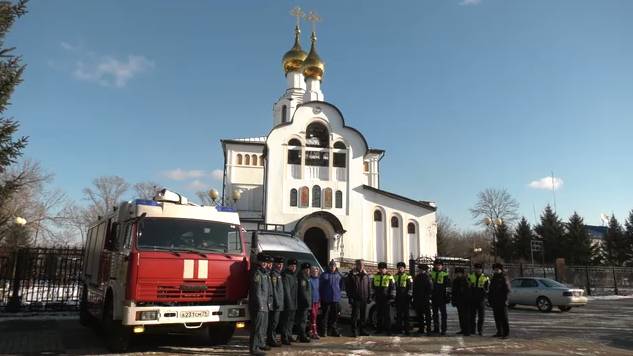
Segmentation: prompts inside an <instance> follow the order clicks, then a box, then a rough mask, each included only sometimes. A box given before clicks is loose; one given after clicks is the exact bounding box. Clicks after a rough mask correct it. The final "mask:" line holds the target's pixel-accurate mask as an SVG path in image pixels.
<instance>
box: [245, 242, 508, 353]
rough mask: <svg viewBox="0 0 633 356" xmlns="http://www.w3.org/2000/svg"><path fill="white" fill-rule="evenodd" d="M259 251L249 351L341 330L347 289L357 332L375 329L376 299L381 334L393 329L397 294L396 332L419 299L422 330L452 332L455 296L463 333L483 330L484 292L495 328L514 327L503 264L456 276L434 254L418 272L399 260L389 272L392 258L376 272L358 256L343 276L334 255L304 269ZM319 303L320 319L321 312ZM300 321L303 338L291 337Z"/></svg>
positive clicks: (504, 333)
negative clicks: (449, 310) (371, 315)
mask: <svg viewBox="0 0 633 356" xmlns="http://www.w3.org/2000/svg"><path fill="white" fill-rule="evenodd" d="M257 259H258V266H257V268H256V269H255V270H254V271H253V275H252V278H251V284H250V290H249V293H250V294H249V307H250V313H251V322H252V324H251V334H250V352H251V354H254V355H265V351H268V350H270V348H271V347H280V346H281V345H291V344H292V343H293V342H297V341H298V342H302V343H309V342H311V340H314V339H320V338H321V337H325V336H333V337H338V336H341V333H340V331H339V329H338V325H337V321H338V317H339V314H340V310H341V309H340V308H341V307H340V301H341V292H342V291H343V290H345V291H346V293H347V298H348V301H349V304H350V306H351V309H352V310H351V329H352V335H353V336H354V337H357V336H367V335H369V333H368V332H367V327H366V326H367V323H366V316H367V307H368V305H369V304H370V303H371V302H372V300H373V301H374V302H375V311H376V317H377V324H376V331H375V333H376V334H386V335H391V334H392V332H393V328H392V325H391V304H392V302H393V303H394V304H395V307H396V318H395V319H396V328H395V331H396V332H398V333H404V334H405V335H409V334H410V333H411V330H410V325H409V309H410V307H411V305H413V307H414V310H415V313H416V315H417V317H418V321H419V329H418V333H419V334H424V335H429V336H430V335H434V334H435V335H446V331H447V317H446V304H448V303H449V302H450V303H452V305H453V306H455V307H456V308H457V311H458V315H459V326H460V331H459V332H458V334H463V335H464V336H468V335H472V334H475V333H478V334H479V335H482V334H483V322H484V314H485V301H486V298H487V300H488V301H489V303H490V305H491V306H492V309H493V314H494V318H495V324H496V326H497V333H496V334H495V335H494V336H497V337H502V338H507V337H508V334H509V324H508V312H507V306H506V302H507V297H508V293H509V292H510V288H509V285H508V282H507V279H506V277H505V274H504V273H503V266H502V265H501V264H495V265H493V271H494V275H493V277H492V278H489V277H488V276H486V275H485V274H483V266H482V265H481V264H475V265H474V272H472V273H469V274H465V272H464V269H463V268H461V267H456V268H455V271H454V272H455V278H454V280H453V281H452V284H451V281H450V279H449V274H448V272H447V271H445V270H444V266H443V263H442V261H441V260H435V261H434V262H433V268H432V270H430V271H429V266H428V265H427V264H419V265H418V273H417V274H416V275H415V276H411V275H410V274H409V273H408V272H407V270H406V264H405V263H404V262H399V263H398V264H397V268H398V271H397V273H396V274H393V275H392V274H390V273H389V272H388V269H387V264H386V263H385V262H380V263H379V264H378V272H377V273H376V274H374V275H373V276H370V275H369V274H368V273H367V271H366V270H365V266H364V263H363V261H362V260H356V262H355V266H354V268H353V269H352V270H351V271H350V272H349V273H348V275H347V276H346V277H343V275H342V274H341V273H339V271H338V268H337V265H336V262H334V260H332V261H330V263H329V264H328V268H327V270H326V271H325V272H323V273H320V272H321V270H320V268H319V266H311V265H310V264H309V263H303V264H301V266H300V267H301V268H300V270H299V271H298V270H297V267H298V266H297V260H295V259H289V260H287V261H284V259H283V258H281V257H272V256H269V255H266V254H261V253H260V254H258V255H257ZM449 285H450V286H451V291H452V293H451V297H450V298H449V293H448V290H447V289H448V287H449ZM319 310H321V320H318V315H319ZM431 326H432V329H431ZM295 329H296V331H297V338H294V337H293V331H294V330H295ZM277 332H279V333H280V336H281V337H280V341H279V340H278V339H277Z"/></svg>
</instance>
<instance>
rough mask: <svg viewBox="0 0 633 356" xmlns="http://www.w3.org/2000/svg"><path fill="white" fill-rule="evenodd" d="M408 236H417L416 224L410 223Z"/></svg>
mask: <svg viewBox="0 0 633 356" xmlns="http://www.w3.org/2000/svg"><path fill="white" fill-rule="evenodd" d="M407 234H415V224H414V223H412V222H411V223H409V224H408V225H407Z"/></svg>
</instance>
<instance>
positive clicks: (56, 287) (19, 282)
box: [0, 248, 83, 311]
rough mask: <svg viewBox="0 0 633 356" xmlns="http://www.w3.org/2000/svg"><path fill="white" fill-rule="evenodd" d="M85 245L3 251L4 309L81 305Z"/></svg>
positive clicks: (0, 302)
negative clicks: (77, 247) (79, 247)
mask: <svg viewBox="0 0 633 356" xmlns="http://www.w3.org/2000/svg"><path fill="white" fill-rule="evenodd" d="M82 258H83V250H82V249H74V248H22V249H19V250H14V251H0V310H2V311H24V310H26V311H52V310H74V309H77V308H78V306H79V297H80V295H81V294H80V293H81V291H80V286H81V284H80V282H79V277H80V274H81V265H82Z"/></svg>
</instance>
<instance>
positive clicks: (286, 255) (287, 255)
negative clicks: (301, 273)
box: [263, 251, 323, 271]
mask: <svg viewBox="0 0 633 356" xmlns="http://www.w3.org/2000/svg"><path fill="white" fill-rule="evenodd" d="M263 252H264V253H265V254H268V255H271V256H275V257H277V256H279V257H283V259H284V261H288V260H289V259H291V258H295V259H296V260H297V269H301V264H302V263H304V262H308V263H309V264H310V265H311V266H315V265H316V266H319V268H321V265H319V262H317V260H316V259H315V258H314V256H313V255H311V254H309V253H305V252H293V251H263ZM321 271H323V268H321Z"/></svg>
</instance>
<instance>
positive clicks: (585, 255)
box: [565, 212, 593, 265]
mask: <svg viewBox="0 0 633 356" xmlns="http://www.w3.org/2000/svg"><path fill="white" fill-rule="evenodd" d="M565 240H566V241H565V244H566V250H567V256H566V262H567V263H568V264H571V265H587V264H589V263H590V262H591V259H592V254H593V248H592V246H591V237H590V236H589V233H588V232H587V228H586V227H585V222H584V220H583V218H582V217H580V215H578V213H577V212H574V214H573V215H572V216H570V217H569V222H568V223H567V232H566V233H565Z"/></svg>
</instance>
